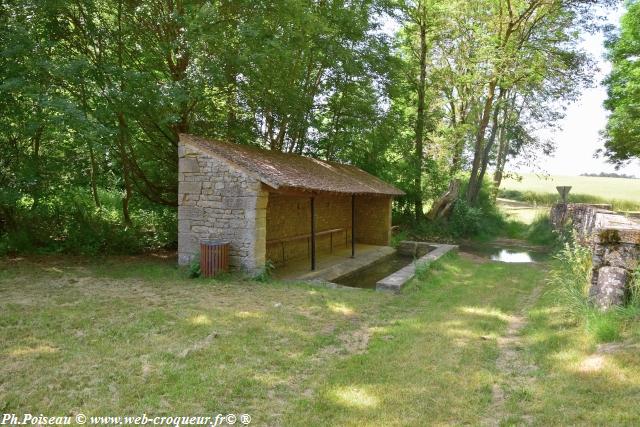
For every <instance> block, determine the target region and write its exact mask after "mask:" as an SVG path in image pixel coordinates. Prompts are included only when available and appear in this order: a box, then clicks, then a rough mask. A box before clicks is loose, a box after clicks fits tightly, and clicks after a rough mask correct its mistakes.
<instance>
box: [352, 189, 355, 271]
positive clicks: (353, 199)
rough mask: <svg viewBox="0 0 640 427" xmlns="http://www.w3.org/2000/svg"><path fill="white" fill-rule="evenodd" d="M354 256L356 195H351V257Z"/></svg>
mask: <svg viewBox="0 0 640 427" xmlns="http://www.w3.org/2000/svg"><path fill="white" fill-rule="evenodd" d="M355 257H356V196H355V194H354V195H352V196H351V258H355Z"/></svg>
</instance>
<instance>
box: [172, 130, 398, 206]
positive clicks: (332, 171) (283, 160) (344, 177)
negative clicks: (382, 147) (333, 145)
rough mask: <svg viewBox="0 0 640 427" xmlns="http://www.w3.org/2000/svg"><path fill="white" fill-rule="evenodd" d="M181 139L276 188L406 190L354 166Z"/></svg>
mask: <svg viewBox="0 0 640 427" xmlns="http://www.w3.org/2000/svg"><path fill="white" fill-rule="evenodd" d="M180 142H183V143H186V144H189V145H192V146H195V147H197V148H200V149H201V150H204V151H205V152H209V153H211V154H214V155H217V156H220V157H222V158H224V159H226V160H228V161H230V162H232V163H235V164H237V165H238V166H240V167H242V168H244V169H247V170H249V171H250V172H252V173H254V174H255V175H257V176H258V177H259V178H260V180H261V181H263V182H264V183H265V184H267V185H269V186H271V187H274V188H276V189H295V190H304V191H325V192H332V193H346V194H380V195H389V196H400V195H403V194H404V192H402V191H401V190H398V189H397V188H396V187H394V186H393V185H391V184H388V183H386V182H384V181H382V180H381V179H379V178H377V177H375V176H373V175H371V174H369V173H367V172H365V171H363V170H362V169H359V168H357V167H355V166H352V165H345V164H341V163H334V162H327V161H324V160H318V159H313V158H311V157H304V156H299V155H297V154H289V153H282V152H279V151H272V150H265V149H262V148H258V147H254V146H249V145H242V144H232V143H228V142H222V141H212V140H208V139H204V138H200V137H197V136H194V135H188V134H180Z"/></svg>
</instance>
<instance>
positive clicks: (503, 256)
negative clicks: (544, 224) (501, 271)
mask: <svg viewBox="0 0 640 427" xmlns="http://www.w3.org/2000/svg"><path fill="white" fill-rule="evenodd" d="M491 260H492V261H500V262H533V260H532V259H531V255H529V253H528V252H511V251H509V250H507V249H501V250H500V253H499V254H497V255H491Z"/></svg>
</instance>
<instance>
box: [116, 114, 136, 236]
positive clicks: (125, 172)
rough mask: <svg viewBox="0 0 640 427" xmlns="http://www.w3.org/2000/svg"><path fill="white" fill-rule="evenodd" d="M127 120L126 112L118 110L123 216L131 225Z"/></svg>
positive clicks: (131, 193)
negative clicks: (122, 182)
mask: <svg viewBox="0 0 640 427" xmlns="http://www.w3.org/2000/svg"><path fill="white" fill-rule="evenodd" d="M126 139H127V122H126V121H125V118H124V114H123V113H122V112H121V111H120V112H118V148H119V151H120V161H121V163H122V179H123V181H124V197H123V198H122V218H123V221H124V223H125V225H131V224H132V222H131V215H130V214H129V203H130V201H131V197H132V196H133V191H132V188H131V173H130V170H129V169H130V165H129V158H128V156H127V152H126V146H127V141H126Z"/></svg>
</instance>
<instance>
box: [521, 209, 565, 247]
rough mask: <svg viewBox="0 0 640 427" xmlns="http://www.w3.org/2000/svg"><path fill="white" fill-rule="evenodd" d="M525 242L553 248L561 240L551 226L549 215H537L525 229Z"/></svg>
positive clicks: (560, 236) (559, 234) (559, 235)
mask: <svg viewBox="0 0 640 427" xmlns="http://www.w3.org/2000/svg"><path fill="white" fill-rule="evenodd" d="M526 239H527V241H529V242H531V243H533V244H535V245H543V246H550V247H553V246H555V245H557V244H559V243H560V242H561V241H562V240H563V238H562V235H561V233H558V232H557V231H555V230H554V229H553V227H552V226H551V221H550V220H549V214H541V215H537V216H536V218H535V219H534V220H533V222H532V223H531V224H530V225H529V226H528V227H527V231H526Z"/></svg>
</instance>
